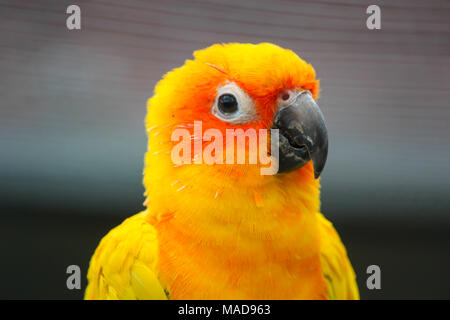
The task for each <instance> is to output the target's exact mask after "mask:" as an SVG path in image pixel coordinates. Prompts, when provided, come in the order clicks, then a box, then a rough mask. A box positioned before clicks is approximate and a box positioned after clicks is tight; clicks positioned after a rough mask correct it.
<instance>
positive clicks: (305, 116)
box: [273, 91, 328, 179]
mask: <svg viewBox="0 0 450 320" xmlns="http://www.w3.org/2000/svg"><path fill="white" fill-rule="evenodd" d="M273 129H278V130H279V144H278V148H279V159H278V161H279V164H278V173H287V172H291V171H293V170H296V169H299V168H301V167H303V166H304V165H305V164H306V163H308V162H309V161H310V160H312V163H313V166H314V178H316V179H317V178H318V177H319V176H320V173H321V172H322V170H323V168H324V166H325V162H326V160H327V154H328V133H327V128H326V126H325V120H324V117H323V114H322V111H320V109H319V106H318V105H317V103H316V102H315V101H314V99H313V97H312V95H311V93H310V92H309V91H302V92H300V93H299V94H298V95H297V97H296V98H295V100H294V101H293V102H292V103H291V104H289V105H287V106H281V107H280V108H279V110H278V111H277V113H276V115H275V118H274V121H273Z"/></svg>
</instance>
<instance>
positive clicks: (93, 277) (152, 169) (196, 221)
mask: <svg viewBox="0 0 450 320" xmlns="http://www.w3.org/2000/svg"><path fill="white" fill-rule="evenodd" d="M230 81H232V82H233V83H236V84H238V85H239V87H240V88H242V89H243V90H244V91H245V92H246V93H247V94H248V95H249V96H250V97H251V98H252V99H253V101H254V105H255V111H256V115H257V116H256V117H255V119H253V121H249V122H248V123H245V124H239V125H234V124H230V123H225V122H223V121H221V120H220V119H218V118H216V117H214V116H213V115H212V114H211V105H212V104H213V103H214V99H215V96H216V93H217V92H216V90H217V86H218V85H221V84H223V83H227V82H230ZM295 88H297V89H301V90H309V91H310V92H311V93H312V95H313V97H314V98H316V99H317V96H318V92H319V83H318V80H317V79H316V76H315V71H314V69H313V68H312V66H311V65H309V64H307V63H306V62H305V61H303V60H302V59H300V58H299V57H298V56H297V55H296V54H295V53H293V52H292V51H290V50H286V49H282V48H280V47H278V46H275V45H272V44H267V43H265V44H259V45H251V44H227V45H214V46H212V47H209V48H207V49H204V50H201V51H197V52H195V53H194V60H187V61H186V63H185V65H184V66H183V67H181V68H177V69H175V70H173V71H171V72H170V73H168V74H167V75H165V76H164V78H163V79H162V80H161V81H160V82H159V83H158V85H157V86H156V88H155V93H154V96H153V97H152V98H151V99H150V100H149V102H148V114H147V118H146V127H147V132H148V137H149V142H148V151H147V153H146V156H145V169H144V185H145V187H146V201H145V205H146V207H147V208H146V209H145V210H144V211H143V212H142V213H139V214H137V215H135V216H133V217H131V218H129V219H127V220H125V221H124V223H122V224H121V225H120V226H118V227H116V228H115V229H113V230H112V231H111V232H110V233H109V234H108V235H107V236H105V238H104V239H103V240H102V241H101V243H100V245H99V247H98V248H97V250H96V252H95V254H94V256H93V257H92V260H91V264H90V269H89V273H88V280H89V285H88V288H87V290H86V296H85V297H86V298H87V299H108V298H112V299H166V298H170V299H357V298H359V296H358V289H357V286H356V282H355V274H354V272H353V269H352V267H351V264H350V262H349V260H348V257H347V253H346V250H345V247H344V246H343V244H342V242H341V240H340V239H339V236H338V235H337V233H336V231H335V230H334V228H333V226H332V225H331V223H330V222H328V221H327V220H326V219H325V218H324V217H323V215H322V214H321V213H320V185H319V180H317V179H315V178H314V170H313V166H312V163H311V162H309V163H308V164H307V165H305V166H304V167H302V168H301V169H298V170H296V171H294V172H291V173H288V174H282V175H273V176H264V175H261V174H260V171H259V169H260V165H248V164H245V165H236V164H213V165H206V164H204V163H203V164H191V165H187V164H184V165H174V163H173V161H171V149H172V147H173V145H174V142H173V141H171V134H172V132H173V130H174V129H176V128H191V127H192V123H193V122H194V121H202V123H203V126H204V129H206V128H218V129H219V130H222V131H225V130H226V129H228V128H233V127H240V128H244V129H245V128H256V129H259V128H270V126H271V122H272V119H273V116H274V113H275V112H276V101H277V98H278V96H279V95H280V93H282V92H283V91H284V90H286V89H295ZM197 138H198V137H197ZM194 139H195V137H194Z"/></svg>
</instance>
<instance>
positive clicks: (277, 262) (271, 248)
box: [159, 228, 327, 299]
mask: <svg viewBox="0 0 450 320" xmlns="http://www.w3.org/2000/svg"><path fill="white" fill-rule="evenodd" d="M174 230H176V228H167V229H162V230H160V243H161V244H162V245H161V248H160V259H159V270H160V274H161V279H162V281H163V282H164V284H165V285H166V287H167V290H168V291H169V292H170V298H171V299H326V297H327V295H326V284H325V280H324V278H323V275H322V269H321V263H320V258H319V252H318V248H317V247H316V246H315V245H314V244H312V243H309V241H307V242H298V243H292V241H290V239H286V240H289V242H288V243H283V241H282V240H281V239H278V240H279V241H278V242H277V243H274V242H273V241H270V240H268V239H263V238H261V239H258V240H255V239H245V238H239V239H235V238H229V239H222V241H216V242H214V243H211V242H208V241H206V240H204V241H202V240H200V241H199V240H195V239H193V238H192V237H190V236H189V234H186V233H183V234H174V233H173V232H174Z"/></svg>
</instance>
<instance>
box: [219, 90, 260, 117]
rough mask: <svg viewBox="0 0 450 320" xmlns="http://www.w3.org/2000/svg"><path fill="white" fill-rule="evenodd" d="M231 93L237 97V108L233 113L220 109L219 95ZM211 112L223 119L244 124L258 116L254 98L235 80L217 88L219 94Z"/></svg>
mask: <svg viewBox="0 0 450 320" xmlns="http://www.w3.org/2000/svg"><path fill="white" fill-rule="evenodd" d="M224 94H231V95H233V96H234V97H235V98H236V101H237V104H238V105H237V109H236V111H234V112H232V113H225V112H222V111H221V110H220V109H219V106H218V103H219V97H220V96H222V95H224ZM211 113H212V114H213V115H215V116H216V117H217V118H219V119H220V120H222V121H226V122H229V123H232V124H242V123H246V122H249V121H251V120H253V119H254V118H255V117H256V110H255V104H254V103H253V100H252V99H251V98H250V97H249V96H248V95H247V94H246V93H245V92H244V90H242V89H241V88H239V86H238V85H237V84H236V83H234V82H229V83H227V84H225V85H223V86H220V87H218V88H217V96H216V99H215V100H214V104H213V106H212V109H211Z"/></svg>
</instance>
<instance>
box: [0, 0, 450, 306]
mask: <svg viewBox="0 0 450 320" xmlns="http://www.w3.org/2000/svg"><path fill="white" fill-rule="evenodd" d="M75 3H76V4H78V5H79V6H80V7H81V13H82V30H80V31H69V30H67V29H66V22H65V20H66V18H67V15H66V13H65V11H66V7H67V6H68V5H69V4H75ZM370 4H378V5H379V6H380V7H381V17H382V29H381V30H374V31H371V30H368V29H367V28H366V17H367V14H366V12H365V11H366V8H367V6H368V5H370ZM0 31H1V33H0V98H1V99H0V215H1V216H0V219H1V221H2V222H1V225H0V237H2V238H3V239H0V240H1V241H0V250H1V252H2V253H3V258H2V263H1V266H0V268H1V269H2V270H0V271H1V273H0V298H80V297H81V295H82V293H81V292H80V291H68V290H67V289H65V276H66V275H65V268H66V266H67V265H69V264H78V265H80V266H82V270H83V272H84V274H83V276H84V275H85V271H86V268H87V263H88V259H89V256H90V254H92V251H93V250H94V248H95V246H96V245H97V243H98V241H99V239H100V237H101V236H102V235H103V234H105V233H106V232H107V230H108V229H109V228H111V227H112V226H114V225H116V224H118V223H119V222H120V221H121V220H122V219H123V218H125V217H127V216H130V215H132V214H133V213H135V212H137V211H138V210H140V209H141V208H142V205H141V204H142V201H143V196H142V193H143V191H144V189H143V187H142V183H141V173H142V166H143V155H144V152H145V148H146V135H145V129H144V124H143V120H144V116H145V103H146V100H147V99H148V98H149V97H150V96H151V95H152V92H153V87H154V85H155V84H156V82H157V81H158V80H159V79H160V78H161V76H162V75H163V74H164V73H165V72H167V71H169V70H170V69H172V68H174V67H177V66H179V65H181V64H183V62H184V60H186V59H188V58H191V55H192V51H194V50H196V49H200V48H204V47H206V46H209V45H211V44H213V43H219V42H251V43H258V42H266V41H268V42H273V43H275V44H278V45H280V46H283V47H286V48H290V49H292V50H294V51H295V52H296V53H298V54H299V55H300V56H301V57H302V58H304V59H305V60H307V61H308V62H310V63H311V64H312V65H313V66H314V67H315V69H316V72H317V74H318V77H319V78H320V80H321V87H322V92H321V98H320V100H319V102H320V106H321V108H322V110H323V112H324V115H325V118H326V120H327V124H328V129H329V135H330V151H329V158H328V162H327V166H326V167H325V171H324V173H323V178H322V184H323V189H322V190H323V193H322V200H323V211H324V212H325V214H326V215H327V216H328V217H329V218H330V219H331V220H332V221H333V222H334V223H335V225H336V226H337V228H338V230H339V232H340V234H341V235H342V238H343V240H344V241H345V243H346V244H347V247H348V250H349V255H350V257H351V258H352V261H353V263H354V265H355V270H356V272H357V274H358V278H359V281H360V286H361V294H362V296H363V298H368V299H370V298H449V297H450V276H449V274H448V269H449V267H450V258H449V250H450V237H449V235H448V232H449V230H450V216H449V214H450V212H449V209H450V201H449V190H450V171H449V170H448V169H449V165H448V164H449V160H448V159H449V155H450V148H449V147H450V139H449V137H450V129H449V125H448V123H449V119H450V103H449V101H450V91H449V86H450V2H448V1H426V2H424V1H418V0H413V1H400V0H398V1H356V0H355V1H352V0H345V1H339V2H337V1H336V2H335V1H284V0H283V1H256V0H251V1H237V0H234V1H223V0H220V1H219V0H218V1H206V0H195V1H172V0H165V1H127V2H126V3H125V2H124V1H94V0H92V1H76V2H73V1H0ZM370 264H378V265H380V267H381V270H382V272H383V278H382V279H383V287H382V290H379V291H369V290H366V289H365V288H364V286H365V284H364V281H365V278H366V274H365V268H366V267H367V266H368V265H370Z"/></svg>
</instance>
